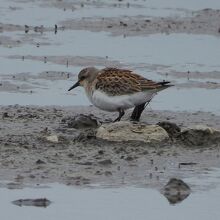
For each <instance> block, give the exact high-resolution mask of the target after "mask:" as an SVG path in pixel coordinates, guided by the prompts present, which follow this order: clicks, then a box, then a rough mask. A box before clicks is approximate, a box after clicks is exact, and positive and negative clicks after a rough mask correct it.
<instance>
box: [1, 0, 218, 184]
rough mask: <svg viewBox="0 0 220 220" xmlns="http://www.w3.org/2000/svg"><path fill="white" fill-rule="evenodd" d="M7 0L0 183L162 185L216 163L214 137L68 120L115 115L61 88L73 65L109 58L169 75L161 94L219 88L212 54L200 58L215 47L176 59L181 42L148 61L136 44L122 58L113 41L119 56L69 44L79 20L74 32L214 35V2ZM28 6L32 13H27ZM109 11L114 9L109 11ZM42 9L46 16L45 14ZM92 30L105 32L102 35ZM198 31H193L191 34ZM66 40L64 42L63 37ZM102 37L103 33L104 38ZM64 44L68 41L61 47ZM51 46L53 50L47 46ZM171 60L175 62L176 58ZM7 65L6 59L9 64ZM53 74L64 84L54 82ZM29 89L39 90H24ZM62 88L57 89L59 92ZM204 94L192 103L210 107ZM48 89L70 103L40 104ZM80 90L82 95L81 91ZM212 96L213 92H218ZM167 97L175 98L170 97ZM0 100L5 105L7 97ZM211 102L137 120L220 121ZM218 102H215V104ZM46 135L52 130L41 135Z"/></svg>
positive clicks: (104, 120)
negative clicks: (120, 132) (122, 138)
mask: <svg viewBox="0 0 220 220" xmlns="http://www.w3.org/2000/svg"><path fill="white" fill-rule="evenodd" d="M8 2H9V1H2V3H0V14H1V13H2V14H1V16H2V20H1V22H0V47H1V51H0V53H1V54H0V58H1V59H0V62H1V70H0V80H1V81H0V93H1V94H0V97H1V98H2V99H1V100H0V105H2V106H1V107H0V180H2V181H5V180H6V181H9V183H8V182H6V183H5V185H4V182H3V183H2V184H3V186H7V187H8V188H21V187H23V186H26V185H28V184H33V183H35V184H36V183H37V184H38V183H52V182H59V183H64V184H67V185H74V186H76V185H77V186H78V185H79V186H88V185H89V184H99V185H101V186H124V185H137V186H150V187H155V188H161V186H164V185H165V183H167V182H168V180H169V179H170V178H171V177H176V178H187V177H192V176H196V177H198V178H199V176H200V175H202V174H204V173H206V172H208V171H209V170H211V169H213V168H215V167H217V168H220V161H219V155H220V154H219V150H220V146H219V144H216V143H215V144H212V143H207V144H206V143H205V144H204V145H202V146H195V145H190V144H188V145H187V144H186V143H184V142H181V141H178V140H175V139H172V140H169V141H168V142H166V143H163V144H160V145H153V144H146V143H145V144H144V143H142V142H126V143H115V142H110V141H104V140H100V139H97V138H96V137H95V133H96V126H95V127H94V128H87V129H81V128H72V127H71V125H70V124H71V123H70V122H73V121H74V120H75V119H74V117H75V116H76V115H79V114H85V115H90V114H93V115H94V116H93V117H94V118H95V119H98V121H99V122H100V123H108V122H109V121H111V120H112V119H113V118H115V117H116V113H115V114H113V113H107V112H102V111H100V110H97V109H96V108H94V107H91V106H88V105H87V106H84V107H80V104H81V102H79V103H77V101H79V99H80V101H81V97H80V98H78V99H77V95H78V93H79V94H80V92H78V91H76V92H75V91H74V93H73V94H72V95H73V96H74V97H71V94H68V95H67V91H66V90H67V89H68V88H69V85H70V84H72V83H73V81H74V80H76V73H77V71H78V70H79V69H81V68H82V67H85V66H99V67H104V66H115V67H122V68H129V69H132V70H135V71H137V72H138V73H141V74H142V73H144V74H146V75H144V76H146V77H150V78H151V77H152V78H153V79H155V78H156V80H158V77H159V79H160V80H161V77H162V79H166V80H170V81H172V83H173V84H175V89H176V90H173V92H172V91H171V92H170V93H168V97H170V96H171V95H172V94H173V93H176V92H177V91H180V92H181V91H183V90H184V89H185V90H184V91H183V96H181V98H182V99H183V100H182V102H185V101H187V99H189V96H190V97H192V96H193V94H194V92H195V91H197V90H195V89H201V90H199V91H202V92H204V91H205V93H207V91H208V89H209V91H210V90H211V92H210V93H208V94H211V95H213V94H217V93H218V91H219V88H220V81H219V79H220V75H219V73H220V69H219V66H218V65H216V63H215V62H213V63H214V64H213V63H212V62H210V63H209V62H208V61H209V60H213V58H216V57H218V53H216V54H215V53H210V54H208V55H207V59H206V60H207V62H206V63H205V64H204V63H200V62H202V61H204V60H203V59H201V60H202V61H200V60H199V59H198V61H197V60H196V59H195V60H192V61H190V63H187V61H185V60H184V53H183V55H182V52H183V51H178V53H177V54H175V53H174V54H172V55H173V57H171V59H174V58H175V57H177V58H178V59H174V60H172V62H171V63H172V65H171V64H170V63H169V64H166V63H165V64H164V63H160V62H159V61H158V60H156V61H155V60H153V61H152V62H151V61H149V59H150V58H151V57H145V58H146V59H145V61H144V62H142V61H140V62H139V60H142V56H141V55H140V54H139V51H134V55H133V54H131V55H133V56H134V57H133V58H135V57H138V58H139V59H138V61H127V60H126V62H125V61H124V60H125V59H126V58H125V57H126V56H125V54H124V52H123V50H120V49H119V50H117V47H114V48H115V50H116V53H120V56H119V58H120V59H119V58H118V59H116V58H114V57H113V55H114V54H113V55H112V57H109V51H102V48H100V50H101V51H102V53H98V54H99V56H96V55H93V53H94V54H95V52H96V50H98V48H99V47H98V46H97V47H95V49H94V48H93V47H91V48H92V49H91V48H90V44H87V47H88V48H90V50H94V51H92V53H91V54H92V55H93V56H91V55H88V54H86V55H84V56H81V55H78V54H77V53H78V52H80V51H77V52H75V49H77V48H78V47H77V46H76V44H80V45H81V44H82V45H84V44H85V43H88V42H85V41H79V39H78V38H77V36H78V35H77V33H78V32H77V31H80V30H82V31H86V32H82V33H81V34H82V36H85V35H86V36H88V37H89V36H90V35H91V33H100V35H101V34H103V32H104V33H105V34H106V36H107V37H111V39H115V38H117V36H121V38H122V39H123V40H126V39H128V38H129V39H130V38H133V39H135V36H141V37H146V41H148V38H147V37H149V36H154V37H155V36H157V34H161V36H171V35H172V34H175V33H178V34H186V35H187V36H194V35H195V36H199V37H201V36H206V35H208V37H210V36H214V37H215V38H214V39H218V37H219V36H220V10H219V9H216V8H203V9H196V10H190V9H186V8H174V9H170V8H166V7H164V8H163V7H162V6H161V8H160V7H159V8H152V7H148V5H147V3H145V1H126V2H125V1H85V2H84V1H74V4H72V3H71V1H67V0H57V1H52V0H45V1H35V0H31V1H30V0H22V1H10V3H8ZM146 2H147V1H146ZM3 3H4V4H3ZM1 4H2V5H1ZM5 4H6V6H5ZM141 9H144V10H145V11H143V10H141ZM155 9H156V10H155ZM31 10H33V12H35V13H32V14H31V16H30V14H29V13H30V12H31ZM47 10H48V11H47ZM129 10H130V11H129ZM146 10H147V12H150V13H152V12H157V10H158V12H157V13H158V14H159V15H158V14H157V15H155V16H154V15H148V13H146ZM164 11H165V12H166V13H167V12H169V11H171V12H172V13H173V12H175V13H177V14H176V15H175V16H172V15H170V14H169V15H167V16H163V15H161V13H162V12H164ZM19 12H21V14H23V15H27V17H28V18H29V19H24V20H22V18H23V16H19ZM38 12H39V14H40V15H42V16H43V18H44V19H43V20H38V17H37V18H36V17H34V16H35V14H38ZM47 12H48V13H47ZM139 12H140V13H139ZM81 13H82V14H81ZM89 13H91V14H89ZM111 13H115V14H114V15H112V16H111ZM117 13H118V14H117ZM123 13H124V15H122V14H123ZM129 13H132V15H130V14H129ZM141 13H142V14H141ZM172 13H171V14H172ZM47 14H49V15H50V16H48V17H47V16H46V15H47ZM109 14H110V16H109ZM126 14H127V15H126ZM74 16H75V17H74ZM40 17H41V16H40ZM72 17H73V18H72ZM55 25H57V26H55ZM74 31H75V32H74ZM75 35H76V36H75ZM56 36H59V37H60V38H61V39H62V37H63V38H64V39H65V40H62V41H59V38H58V40H57V39H56ZM180 36H181V35H180ZM93 37H94V36H93ZM95 37H98V35H97V36H95ZM206 37H207V36H206ZM201 38H202V37H201ZM83 39H84V38H82V40H83ZM89 39H90V38H89ZM91 39H93V38H91ZM100 39H102V40H106V38H105V37H103V36H102V37H101V38H100ZM117 39H118V38H117ZM173 39H175V38H173ZM182 39H183V43H184V45H187V43H188V41H187V43H186V42H184V40H186V39H185V38H182ZM202 39H203V38H202ZM118 40H120V41H116V44H120V42H122V41H121V39H118ZM138 40H139V39H137V41H138ZM151 40H152V39H151ZM193 40H195V39H193ZM203 40H204V39H203ZM99 41H100V40H99V38H98V39H97V41H94V42H95V43H96V44H97V45H99V43H100V42H99ZM137 41H135V40H134V41H131V43H132V44H137V45H138V42H137ZM197 41H199V40H198V39H196V42H197ZM69 42H70V43H71V44H68V43H69ZM92 42H93V40H92ZM106 42H107V43H108V42H109V41H107V40H106ZM141 42H143V41H141ZM153 42H154V41H153ZM158 42H160V41H158ZM166 42H169V41H166V40H165V41H164V44H165V43H166ZM177 42H179V41H177ZM202 42H203V41H202ZM204 42H209V43H210V45H212V44H214V43H216V42H217V41H214V40H213V38H208V39H205V41H204ZM213 42H214V43H213ZM154 43H155V42H154ZM180 44H181V41H180ZM62 45H64V46H66V47H59V46H62ZM70 45H71V47H73V49H71V50H69V48H70ZM103 45H104V44H103ZM146 45H147V44H146ZM146 45H143V47H144V46H146ZM160 45H163V44H160ZM111 46H115V45H111ZM129 46H130V45H129ZM147 46H148V45H147ZM147 46H146V47H147ZM216 47H217V44H216ZM54 48H58V50H55V52H54V53H53V51H54ZM187 48H188V47H187ZM59 49H60V51H59ZM147 49H148V48H146V50H147ZM151 49H152V48H151ZM153 49H155V51H156V52H155V53H158V54H160V53H161V48H160V46H159V47H158V46H157V41H156V43H155V45H154V47H153ZM162 49H163V50H164V48H162ZM184 49H185V48H184ZM190 49H191V48H190ZM197 49H198V48H197ZM67 50H68V52H66V51H67ZM84 50H85V51H86V49H85V48H84ZM109 50H111V48H110V49H109ZM168 50H169V48H168ZM51 51H52V52H51ZM132 52H133V51H132ZM168 52H169V51H168ZM168 52H167V53H166V54H165V56H167V54H168ZM174 52H175V50H174ZM205 52H206V51H205ZM186 53H189V55H190V53H191V52H190V50H189V51H186ZM116 55H117V54H116ZM144 55H146V54H144ZM150 55H152V54H150ZM197 55H198V57H200V56H201V55H202V53H201V52H198V53H197ZM196 57H197V56H196ZM127 58H129V56H127ZM182 58H183V60H181V59H182ZM6 61H7V62H6ZM20 61H21V62H22V64H20ZM176 63H177V64H178V65H179V66H178V65H177V66H175V64H176ZM194 64H195V65H194ZM43 65H44V66H43ZM181 65H182V66H181ZM206 65H207V66H206ZM13 66H14V69H13V68H10V67H13ZM177 67H178V68H177ZM180 67H181V69H180ZM202 67H204V68H202ZM206 67H207V68H206ZM175 68H177V69H175ZM197 68H198V69H197ZM24 69H25V70H24ZM158 75H159V76H158ZM154 77H155V78H154ZM61 81H62V84H59V83H60V82H61ZM53 87H55V88H57V90H56V93H54V91H53V90H51V89H52V88H53ZM189 88H190V89H192V90H190V91H192V92H191V94H190V95H189V96H184V95H185V93H184V92H185V91H187V89H189ZM202 89H203V90H202ZM171 93H172V94H171ZM35 94H39V96H31V95H35ZM48 94H49V95H48ZM60 94H62V96H59V95H60ZM202 94H204V93H202ZM211 95H210V97H211ZM202 96H203V95H201V96H199V97H200V99H201V100H199V99H197V96H196V98H195V100H194V101H193V104H194V103H196V102H197V101H200V102H199V103H201V102H202V104H203V103H204V106H208V107H209V104H207V103H206V101H209V100H207V96H206V97H205V98H206V100H204V99H203V97H202ZM52 97H55V98H53V99H55V102H52V103H56V105H59V104H60V103H61V104H63V103H62V102H61V101H60V100H61V99H65V97H70V98H71V99H68V100H67V101H68V105H71V104H74V105H75V106H74V107H61V106H48V107H42V106H40V105H45V103H46V104H47V103H48V102H49V101H50V99H52ZM82 97H83V98H82V99H84V96H82ZM215 97H218V94H217V95H215ZM208 98H209V97H208ZM8 99H10V100H9V102H7V101H8ZM26 99H27V101H26ZM37 99H38V100H37ZM196 99H197V100H196ZM23 100H25V101H23ZM69 100H71V102H70V101H69ZM210 100H211V99H210ZM213 100H214V99H213ZM162 101H163V100H162ZM171 101H172V103H174V102H175V100H172V99H171ZM217 101H218V100H217V99H216V100H214V101H213V102H215V103H217ZM33 102H34V103H35V105H36V103H39V106H21V105H14V104H16V103H19V104H21V103H25V104H27V105H29V104H30V103H33ZM160 102H161V100H160ZM213 102H212V103H213ZM8 103H9V104H11V103H12V104H13V105H10V106H9V105H8ZM208 103H210V102H208ZM25 104H24V105H25ZM61 104H60V105H61ZM83 104H85V103H83ZM191 104H192V103H191ZM217 104H218V103H217ZM217 104H216V105H217ZM3 105H5V106H3ZM65 105H66V103H65ZM77 105H78V106H77ZM168 105H169V104H168ZM196 105H197V104H196ZM213 106H214V105H213ZM213 106H210V110H209V111H210V112H205V111H202V110H203V109H202V110H201V111H198V109H196V110H195V111H192V112H189V111H188V109H189V108H190V104H188V105H186V106H184V107H185V108H184V109H185V111H177V110H176V109H175V110H173V111H168V110H167V111H166V110H165V111H163V110H153V109H151V108H147V109H146V111H145V112H144V114H143V115H142V118H141V122H143V123H148V124H157V123H158V122H163V121H169V122H173V123H175V124H176V125H177V126H179V127H180V128H181V129H183V128H186V127H189V126H193V125H198V124H202V125H207V126H210V127H214V128H217V129H220V116H217V115H215V114H214V111H212V107H213ZM218 106H219V104H218ZM177 107H178V106H177ZM165 109H166V108H165ZM216 109H217V108H215V109H214V110H215V113H216V112H217V111H216ZM181 110H182V109H181ZM217 110H219V109H217ZM129 114H131V111H128V113H127V114H126V116H125V117H124V120H128V119H129ZM48 137H53V138H52V140H48V139H47V138H48ZM55 137H57V138H58V139H56V138H55Z"/></svg>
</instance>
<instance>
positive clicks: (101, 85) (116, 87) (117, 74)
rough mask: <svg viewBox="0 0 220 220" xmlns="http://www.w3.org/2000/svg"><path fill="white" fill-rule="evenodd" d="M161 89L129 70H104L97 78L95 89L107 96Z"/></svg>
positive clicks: (156, 84)
mask: <svg viewBox="0 0 220 220" xmlns="http://www.w3.org/2000/svg"><path fill="white" fill-rule="evenodd" d="M158 87H161V85H159V84H158V83H157V82H153V81H151V80H148V79H146V78H144V77H142V76H140V75H137V74H135V73H133V72H132V71H130V70H124V69H117V68H105V69H103V70H102V71H101V73H100V74H99V76H98V77H97V82H96V89H98V90H101V91H103V92H105V93H107V94H109V95H112V96H115V95H126V94H132V93H136V92H141V91H144V90H148V89H150V90H151V89H157V88H158Z"/></svg>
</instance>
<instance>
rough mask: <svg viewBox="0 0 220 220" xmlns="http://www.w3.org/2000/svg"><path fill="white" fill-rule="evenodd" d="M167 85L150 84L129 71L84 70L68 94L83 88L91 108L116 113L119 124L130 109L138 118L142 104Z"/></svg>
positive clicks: (115, 69)
mask: <svg viewBox="0 0 220 220" xmlns="http://www.w3.org/2000/svg"><path fill="white" fill-rule="evenodd" d="M169 83H170V82H167V81H163V82H154V81H152V80H149V79H146V78H144V77H142V76H140V75H138V74H136V73H134V72H132V71H131V70H125V69H118V68H104V69H101V70H99V69H96V68H95V67H87V68H85V69H83V70H81V71H80V72H79V74H78V81H77V82H76V83H75V84H74V85H73V86H72V87H70V88H69V90H68V91H70V90H72V89H74V88H76V87H77V86H83V87H84V89H85V91H86V94H87V96H88V98H89V100H90V101H91V103H92V104H93V105H94V106H96V107H98V108H100V109H102V110H105V111H110V112H114V111H118V112H119V116H118V117H117V118H116V119H115V121H120V120H121V118H122V116H123V115H124V114H125V110H126V109H129V108H132V107H135V109H136V110H135V111H136V113H138V114H139V117H140V114H141V113H142V111H143V110H144V106H145V103H148V102H150V101H151V99H152V98H153V96H154V95H155V94H156V93H157V92H159V91H161V90H163V89H166V88H168V87H170V86H171V85H168V84H169ZM135 111H134V112H135ZM138 111H141V112H138ZM134 112H133V113H134ZM132 115H133V114H132ZM134 119H135V117H134ZM138 119H139V118H138Z"/></svg>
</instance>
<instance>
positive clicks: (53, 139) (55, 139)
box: [46, 135, 59, 143]
mask: <svg viewBox="0 0 220 220" xmlns="http://www.w3.org/2000/svg"><path fill="white" fill-rule="evenodd" d="M46 140H47V141H49V142H52V143H58V142H59V140H58V137H57V135H50V136H47V137H46Z"/></svg>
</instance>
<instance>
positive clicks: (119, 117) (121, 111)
mask: <svg viewBox="0 0 220 220" xmlns="http://www.w3.org/2000/svg"><path fill="white" fill-rule="evenodd" d="M118 112H119V116H118V117H117V118H116V119H115V120H114V122H116V121H120V120H121V118H122V116H123V115H124V114H125V111H124V110H123V109H118Z"/></svg>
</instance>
